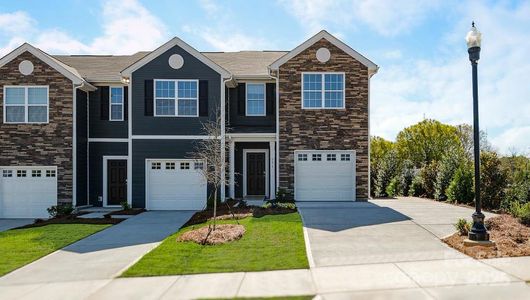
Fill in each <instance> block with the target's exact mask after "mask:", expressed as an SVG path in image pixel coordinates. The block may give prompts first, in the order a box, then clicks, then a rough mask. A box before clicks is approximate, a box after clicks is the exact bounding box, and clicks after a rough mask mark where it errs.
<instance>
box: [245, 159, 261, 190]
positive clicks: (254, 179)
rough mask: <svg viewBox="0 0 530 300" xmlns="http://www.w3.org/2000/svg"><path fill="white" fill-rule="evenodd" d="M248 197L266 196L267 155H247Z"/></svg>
mask: <svg viewBox="0 0 530 300" xmlns="http://www.w3.org/2000/svg"><path fill="white" fill-rule="evenodd" d="M247 195H265V153H247Z"/></svg>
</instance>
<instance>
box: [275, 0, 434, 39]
mask: <svg viewBox="0 0 530 300" xmlns="http://www.w3.org/2000/svg"><path fill="white" fill-rule="evenodd" d="M278 2H279V4H280V6H282V7H284V8H285V10H286V11H287V12H288V13H290V14H292V15H293V16H294V17H296V19H297V20H298V22H299V23H300V24H301V25H302V26H304V28H306V32H308V33H309V34H312V33H315V32H318V31H320V30H321V29H323V28H329V27H331V28H332V29H331V30H338V31H342V30H345V29H356V28H358V27H359V26H360V25H365V26H368V27H369V28H370V29H372V30H373V31H375V32H377V33H379V34H380V35H384V36H394V35H398V34H401V33H403V32H406V31H408V30H410V29H412V28H413V27H415V26H417V25H418V24H420V23H421V22H422V21H423V20H424V19H425V17H426V15H427V13H428V12H429V11H431V10H432V9H434V8H436V7H437V6H438V5H439V1H438V0H432V1H427V0H423V1H397V0H377V1H365V0H335V1H331V0H330V1H321V0H278Z"/></svg>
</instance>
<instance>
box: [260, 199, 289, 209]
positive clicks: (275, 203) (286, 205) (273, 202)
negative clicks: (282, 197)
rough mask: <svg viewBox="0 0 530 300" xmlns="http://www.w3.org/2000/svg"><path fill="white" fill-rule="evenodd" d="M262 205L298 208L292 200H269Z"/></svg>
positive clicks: (265, 206) (264, 206)
mask: <svg viewBox="0 0 530 300" xmlns="http://www.w3.org/2000/svg"><path fill="white" fill-rule="evenodd" d="M261 207H263V208H285V209H296V204H294V203H292V202H277V201H267V202H265V204H263V205H262V206H261Z"/></svg>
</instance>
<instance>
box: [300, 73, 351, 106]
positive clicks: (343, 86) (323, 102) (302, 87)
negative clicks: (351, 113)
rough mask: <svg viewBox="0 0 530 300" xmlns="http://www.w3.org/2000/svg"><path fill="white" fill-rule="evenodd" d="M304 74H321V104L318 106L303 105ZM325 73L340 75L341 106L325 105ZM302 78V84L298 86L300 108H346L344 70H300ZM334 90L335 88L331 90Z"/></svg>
mask: <svg viewBox="0 0 530 300" xmlns="http://www.w3.org/2000/svg"><path fill="white" fill-rule="evenodd" d="M305 74H321V75H322V83H321V84H322V90H321V93H322V103H321V106H320V107H306V106H305V105H304V75H305ZM326 74H339V75H342V80H343V82H342V106H341V107H326V106H325V105H326V90H325V89H324V87H325V84H326V80H325V79H324V75H326ZM301 76H302V78H301V82H302V85H301V87H300V89H301V91H300V93H301V95H300V96H301V97H300V99H302V109H345V108H346V73H345V72H302V75H301ZM333 91H335V90H333Z"/></svg>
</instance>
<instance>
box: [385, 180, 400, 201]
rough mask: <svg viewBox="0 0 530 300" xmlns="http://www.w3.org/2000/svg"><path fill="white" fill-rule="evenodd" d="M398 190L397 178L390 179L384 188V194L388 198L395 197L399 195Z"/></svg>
mask: <svg viewBox="0 0 530 300" xmlns="http://www.w3.org/2000/svg"><path fill="white" fill-rule="evenodd" d="M398 188H399V181H398V177H394V178H392V180H390V183H389V184H388V186H387V187H386V194H387V195H388V197H395V196H397V195H398V194H399V191H398Z"/></svg>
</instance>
